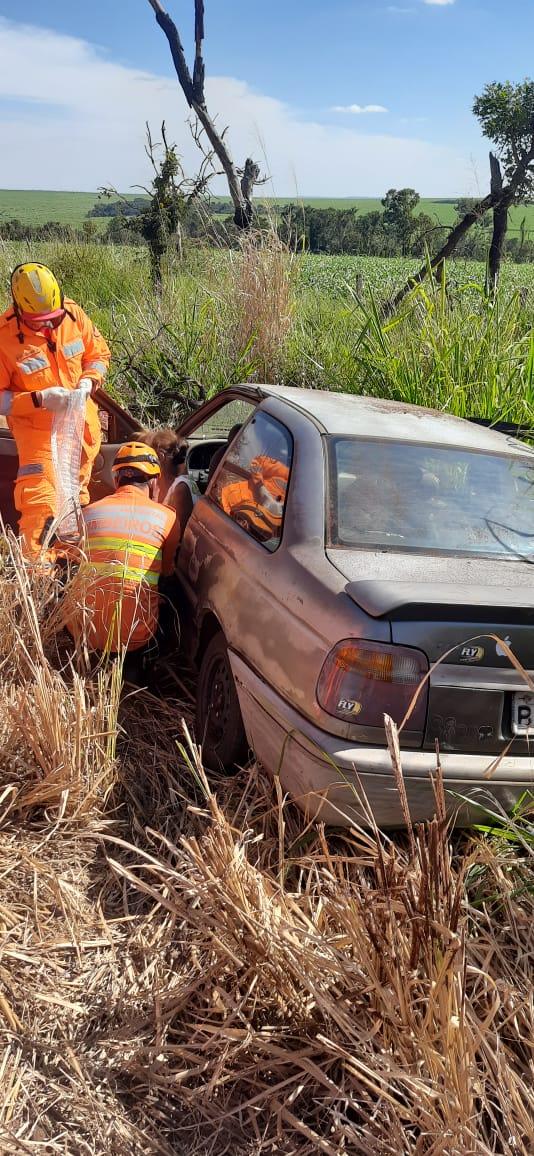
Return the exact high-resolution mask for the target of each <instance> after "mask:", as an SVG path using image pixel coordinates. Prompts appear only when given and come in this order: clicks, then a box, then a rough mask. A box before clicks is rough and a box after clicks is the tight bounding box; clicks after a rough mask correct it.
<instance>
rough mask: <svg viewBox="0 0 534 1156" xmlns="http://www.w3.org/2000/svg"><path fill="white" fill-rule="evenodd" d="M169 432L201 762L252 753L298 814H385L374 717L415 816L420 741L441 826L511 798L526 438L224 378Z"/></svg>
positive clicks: (523, 640) (529, 646) (426, 794)
mask: <svg viewBox="0 0 534 1156" xmlns="http://www.w3.org/2000/svg"><path fill="white" fill-rule="evenodd" d="M234 423H241V428H240V430H239V432H238V433H237V435H236V436H235V437H234V440H233V441H232V442H231V444H230V445H229V446H228V447H227V449H226V452H225V453H224V455H223V456H222V457H221V458H220V460H219V461H218V464H217V466H216V468H215V470H214V472H213V476H212V477H211V478H209V480H208V472H207V470H209V465H208V463H209V461H210V460H211V457H212V456H213V455H214V454H215V452H216V449H218V448H219V447H220V444H221V441H220V439H221V436H222V435H223V432H224V431H225V430H226V431H227V430H229V429H230V427H231V426H233V425H234ZM181 432H182V434H183V436H184V437H187V438H188V440H189V442H190V445H191V450H190V458H189V462H190V468H191V470H192V472H193V473H195V468H196V478H197V481H198V484H199V487H200V489H201V491H202V492H203V497H202V498H201V499H200V501H197V503H196V505H195V508H194V511H193V514H192V516H191V518H190V520H189V522H188V525H187V528H186V531H185V535H184V539H183V543H182V546H181V549H180V554H179V563H178V567H179V576H180V581H181V584H182V587H183V592H184V599H185V603H186V605H187V608H188V610H187V613H186V615H185V619H186V621H187V623H188V625H189V639H190V641H189V645H190V649H191V653H192V654H193V656H194V658H195V661H196V664H197V667H198V671H199V676H198V687H197V711H196V715H197V738H198V739H199V741H200V742H201V743H202V744H203V751H204V757H205V759H206V761H207V763H208V765H210V766H212V767H223V768H226V769H229V768H231V767H232V766H234V765H236V764H237V765H239V764H240V763H241V762H242V761H243V759H244V758H246V755H247V751H248V750H252V751H253V752H254V754H255V756H256V758H257V759H258V760H259V762H260V763H261V764H262V765H263V766H264V767H265V768H266V769H267V770H268V771H269V772H270V773H271V774H272V775H279V777H280V781H281V783H282V786H283V788H284V789H285V790H286V791H287V792H288V793H289V794H290V795H291V796H292V797H293V798H294V799H296V800H297V802H298V803H299V804H300V806H301V807H302V808H303V809H304V810H305V811H306V812H307V814H308V815H309V816H310V817H318V818H320V819H321V820H324V821H325V822H327V823H333V824H336V825H337V824H341V825H347V824H349V825H350V824H352V823H354V822H360V823H361V822H367V819H368V811H367V810H366V808H367V807H370V808H371V810H372V812H373V815H374V818H375V821H376V822H377V824H378V825H379V826H381V827H397V826H399V824H402V822H403V816H402V811H401V806H400V799H399V793H398V790H397V787H396V785H395V781H394V776H393V772H392V764H391V759H390V755H389V750H388V747H387V739H386V732H385V728H384V715H386V714H387V715H389V716H390V717H392V718H393V719H394V721H395V722H396V723H397V724H398V725H399V726H401V727H402V729H401V748H402V767H403V774H404V781H405V786H406V793H407V798H408V803H409V807H410V812H411V816H412V818H413V820H414V821H419V820H424V819H427V818H429V817H430V816H431V815H432V814H433V812H434V797H433V788H432V776H433V773H434V772H435V769H436V749H437V748H438V749H439V758H440V763H441V767H442V772H443V776H444V783H445V788H446V798H447V806H448V810H449V812H450V813H451V815H454V816H455V817H456V821H457V822H458V823H462V824H464V825H465V824H469V823H471V822H473V821H474V820H476V819H480V817H481V815H483V814H484V813H485V809H486V808H487V807H490V809H491V807H494V806H495V803H496V804H497V806H498V807H499V808H502V809H505V810H507V811H508V810H510V809H512V808H514V807H515V806H516V805H517V803H518V802H519V801H520V800H522V799H523V798H524V797H525V796H528V795H529V794H530V792H532V790H533V787H534V758H533V754H532V744H531V740H532V736H533V732H534V681H532V676H531V675H529V674H528V672H532V671H533V670H534V578H533V575H534V570H533V564H534V453H533V451H532V450H531V449H530V448H529V446H527V445H526V444H522V443H520V442H519V441H517V440H514V439H513V438H512V437H509V436H504V435H502V434H500V433H498V432H495V430H493V429H489V428H482V427H480V426H477V425H474V424H472V423H471V422H468V421H464V420H461V419H458V418H455V417H452V416H450V415H447V414H445V413H441V412H435V411H432V410H428V409H423V408H418V407H414V406H410V405H404V404H401V403H396V402H391V401H384V400H381V399H378V398H372V397H358V396H353V395H347V394H337V393H333V392H327V391H319V390H306V389H298V388H290V387H288V388H286V387H282V386H270V385H265V386H261V385H258V386H255V385H247V386H242V387H239V388H232V389H229V390H226V391H224V392H223V393H221V394H219V395H218V396H216V397H215V398H213V399H212V400H211V401H210V402H208V403H207V405H205V406H204V407H203V409H202V410H201V411H199V412H198V413H197V414H195V415H194V416H193V417H192V418H190V419H188V421H186V422H185V423H184V425H183V426H182V428H181ZM213 433H216V434H217V435H218V440H213V437H212V435H213ZM206 468H207V469H206ZM202 471H204V472H202ZM523 670H524V671H526V672H527V674H526V675H525V674H524V673H523ZM403 723H404V725H403ZM533 798H534V795H533ZM366 816H367V818H366Z"/></svg>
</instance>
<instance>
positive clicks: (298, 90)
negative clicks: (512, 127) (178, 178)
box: [0, 0, 534, 196]
mask: <svg viewBox="0 0 534 1156" xmlns="http://www.w3.org/2000/svg"><path fill="white" fill-rule="evenodd" d="M169 10H170V11H171V13H172V14H173V16H174V17H175V19H176V20H177V22H178V24H179V26H180V28H181V30H182V31H183V39H184V42H185V44H186V48H187V49H188V50H189V52H190V45H191V35H192V10H193V3H192V0H169ZM14 13H15V15H16V19H15V20H14V19H13V14H14ZM0 18H4V19H3V20H2V23H1V25H0V113H1V120H0V143H1V142H2V137H3V140H4V147H3V149H0V158H2V159H0V184H2V185H3V186H4V187H60V188H96V187H97V186H98V185H100V184H103V183H112V184H114V185H116V186H118V187H121V188H126V187H129V186H130V184H132V183H133V182H134V181H135V180H141V179H143V176H144V175H145V170H144V159H143V156H142V138H143V128H144V121H145V120H146V119H147V117H149V118H150V121H151V123H153V124H155V125H156V126H157V124H158V122H159V121H161V119H162V118H163V117H164V118H165V119H166V121H167V123H168V125H169V126H170V129H171V132H172V136H173V138H174V139H176V140H177V142H178V145H179V147H180V149H181V151H182V152H183V154H184V159H185V163H186V166H187V168H188V169H189V168H191V171H192V170H193V168H194V166H195V154H194V149H193V147H192V145H191V142H190V140H189V134H188V133H187V131H186V129H185V128H184V118H185V112H186V110H185V105H184V102H183V99H182V97H181V94H180V93H179V92H178V90H177V88H176V90H175V88H174V80H173V75H174V74H173V71H172V64H171V61H170V57H169V53H168V49H167V44H166V41H165V39H164V37H163V35H162V33H161V32H160V30H159V29H158V28H157V26H156V24H155V21H154V17H153V14H152V11H151V9H150V7H149V4H148V2H147V0H107V2H106V0H92V3H91V5H89V4H83V5H82V4H81V3H78V2H75V0H54V3H53V4H47V5H44V4H43V3H42V0H40V2H37V0H25V4H24V6H23V7H20V8H16V7H14V6H13V5H12V4H7V3H5V0H0ZM533 37H534V5H533V4H532V3H531V0H506V4H505V3H504V2H503V0H452V2H448V3H447V2H443V0H442V2H437V0H434V2H432V3H430V2H428V0H397V2H396V3H391V4H388V3H387V2H385V3H382V2H381V0H330V2H328V3H326V2H325V0H323V2H321V0H266V2H265V0H264V2H258V0H246V2H245V0H225V2H224V3H223V0H206V48H205V56H206V65H207V72H208V75H209V77H210V84H209V89H208V92H209V101H210V104H211V105H212V107H215V105H217V107H220V109H221V117H222V118H223V119H224V123H228V124H229V125H230V133H229V139H230V141H231V143H232V146H233V149H234V152H235V155H236V159H238V160H241V159H243V153H246V152H248V151H252V152H254V153H255V154H256V155H257V156H259V159H260V160H262V161H263V167H264V169H266V171H268V172H269V174H270V176H271V177H272V180H273V191H274V192H276V193H277V194H279V195H293V194H299V195H302V196H305V195H313V194H316V195H332V196H334V195H343V196H349V195H353V196H358V195H382V194H383V193H384V191H385V188H386V187H389V185H397V186H399V185H401V184H407V183H408V184H413V185H414V186H415V187H416V188H418V189H419V191H421V192H422V193H423V194H426V195H440V194H441V195H443V196H448V195H454V194H455V193H472V192H477V191H479V189H485V188H486V185H487V171H486V170H487V159H486V158H487V149H488V146H487V144H486V142H484V141H483V140H482V139H481V136H480V132H479V130H478V126H477V124H476V121H475V120H474V118H473V117H472V114H471V111H470V110H471V105H472V100H473V95H474V94H475V93H476V92H478V91H480V90H481V88H482V87H483V86H484V84H485V83H486V82H487V81H490V80H496V79H500V80H506V79H511V80H521V79H523V78H524V76H526V75H528V74H529V71H530V72H531V71H532V42H533ZM21 59H24V60H25V61H26V67H22V68H21ZM30 74H31V75H30ZM91 75H92V76H93V83H91ZM369 106H370V109H371V110H370V111H361V110H366V109H368V108H369ZM349 109H352V111H348V110H349ZM342 110H345V111H342ZM43 130H44V133H45V136H43ZM46 136H48V142H47V140H46V139H45V138H46ZM47 143H48V145H49V146H50V145H51V146H52V147H53V151H54V156H53V157H51V156H50V147H48V148H47ZM66 146H67V147H66ZM88 150H89V151H88ZM92 150H94V153H93V155H92V156H91V155H90V154H91V151H92ZM37 162H38V163H37ZM137 174H139V175H137ZM410 174H412V175H411V176H410ZM216 187H217V186H216ZM218 187H219V188H224V186H223V185H219V186H218Z"/></svg>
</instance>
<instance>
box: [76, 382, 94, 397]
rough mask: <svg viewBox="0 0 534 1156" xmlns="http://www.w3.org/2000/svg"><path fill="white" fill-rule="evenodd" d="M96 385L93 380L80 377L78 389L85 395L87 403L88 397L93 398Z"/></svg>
mask: <svg viewBox="0 0 534 1156" xmlns="http://www.w3.org/2000/svg"><path fill="white" fill-rule="evenodd" d="M94 384H95V382H94V381H93V379H92V378H91V377H80V380H79V382H78V385H77V386H76V388H77V389H79V390H80V393H83V394H84V395H85V400H86V401H87V398H88V397H91V394H92V392H93V386H94Z"/></svg>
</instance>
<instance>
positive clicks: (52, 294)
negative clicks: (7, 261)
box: [11, 261, 63, 321]
mask: <svg viewBox="0 0 534 1156" xmlns="http://www.w3.org/2000/svg"><path fill="white" fill-rule="evenodd" d="M11 293H12V296H13V302H14V304H15V307H16V309H17V310H18V311H19V313H27V314H28V315H29V316H32V317H42V319H43V321H46V320H48V319H50V318H51V317H57V315H58V313H60V312H61V310H62V309H63V294H62V292H61V289H60V288H59V285H58V282H57V280H56V278H55V277H54V274H53V273H52V270H51V269H49V268H48V266H47V265H40V264H39V263H38V262H36V261H25V262H24V264H22V265H17V267H16V269H14V270H13V272H12V274H11Z"/></svg>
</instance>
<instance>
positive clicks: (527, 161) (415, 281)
mask: <svg viewBox="0 0 534 1156" xmlns="http://www.w3.org/2000/svg"><path fill="white" fill-rule="evenodd" d="M533 161H534V135H533V137H532V140H531V142H530V148H529V150H528V152H527V153H525V155H524V157H523V159H522V161H521V164H520V165H518V167H517V168H516V170H515V172H514V173H513V175H512V177H511V180H510V182H509V184H507V185H504V186H503V185H502V181H501V188H500V189H497V188H495V189H492V190H491V191H490V192H489V193H488V195H487V197H484V198H483V199H482V200H481V201H477V203H476V204H475V205H473V207H472V208H471V209H470V210H469V212H468V213H466V215H465V217H462V220H461V221H459V222H458V224H457V225H456V226H455V227H454V229H452V230H451V232H450V233H449V236H448V237H447V240H446V242H445V244H444V245H443V248H441V249H440V251H439V253H436V255H435V257H432V259H431V260H430V261H427V262H425V264H424V265H423V266H422V268H421V269H419V271H418V272H417V273H414V275H413V277H410V278H409V279H408V281H407V282H406V284H405V285H403V287H402V289H399V292H398V293H396V295H395V297H393V298H392V299H391V300H390V301H388V302H386V304H385V306H384V308H383V316H384V318H385V319H387V318H388V317H391V315H392V314H393V313H394V312H395V310H396V309H398V307H399V305H401V304H402V302H403V301H404V298H405V297H407V296H408V294H409V293H410V292H411V291H412V289H415V287H416V286H417V285H421V283H422V282H423V281H424V279H425V277H426V275H427V273H428V272H432V271H433V270H434V269H437V268H438V267H439V266H440V265H442V264H443V262H444V261H446V260H447V258H448V257H450V256H451V255H452V254H453V253H454V250H455V249H456V246H457V245H458V243H459V241H461V239H462V237H463V236H465V234H466V233H467V232H468V230H469V229H470V228H471V226H472V225H475V224H476V222H477V221H479V220H480V218H481V217H484V216H485V215H486V213H487V212H488V211H489V210H490V209H495V208H496V206H499V205H503V206H504V205H506V208H508V207H509V205H511V203H512V201H513V199H514V197H515V196H516V193H517V191H518V189H520V188H521V185H522V184H523V181H524V180H525V177H526V175H527V173H528V171H529V169H530V166H531V164H532V163H533Z"/></svg>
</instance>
